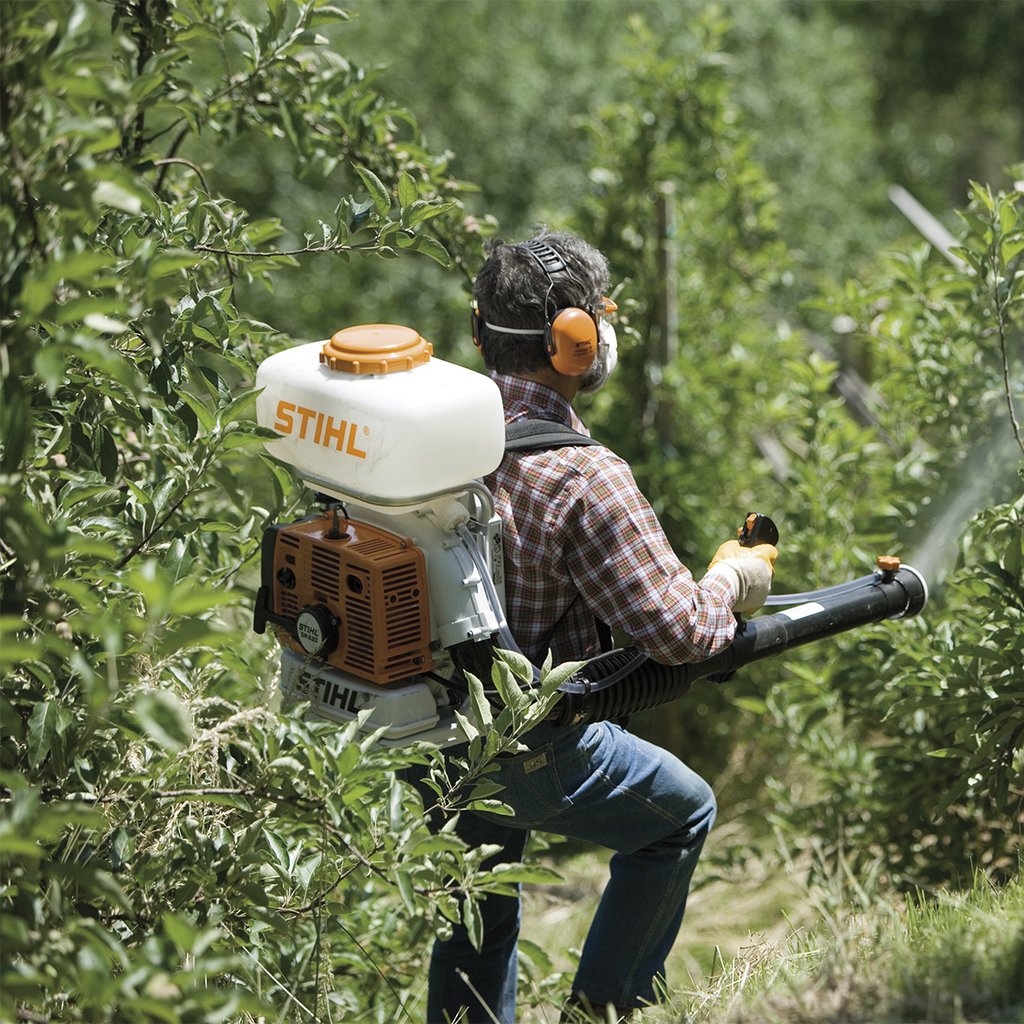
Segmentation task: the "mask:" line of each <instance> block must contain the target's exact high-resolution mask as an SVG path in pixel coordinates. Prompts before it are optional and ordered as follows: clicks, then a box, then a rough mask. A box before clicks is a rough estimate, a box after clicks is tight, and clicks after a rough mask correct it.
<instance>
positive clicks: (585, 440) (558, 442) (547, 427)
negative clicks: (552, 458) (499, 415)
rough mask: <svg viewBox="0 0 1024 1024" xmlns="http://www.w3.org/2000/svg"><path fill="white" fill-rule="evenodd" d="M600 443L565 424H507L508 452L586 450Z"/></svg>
mask: <svg viewBox="0 0 1024 1024" xmlns="http://www.w3.org/2000/svg"><path fill="white" fill-rule="evenodd" d="M600 443H601V442H600V441H595V440H594V438H592V437H588V436H587V435H586V434H581V433H579V432H578V431H576V430H573V429H572V427H567V426H566V425H565V424H564V423H555V422H553V421H551V420H516V421H515V422H514V423H506V424H505V451H506V452H540V451H549V450H552V449H555V448H584V447H586V446H588V445H600Z"/></svg>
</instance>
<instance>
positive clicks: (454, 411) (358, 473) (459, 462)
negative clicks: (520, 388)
mask: <svg viewBox="0 0 1024 1024" xmlns="http://www.w3.org/2000/svg"><path fill="white" fill-rule="evenodd" d="M432 352H433V348H432V346H431V345H430V343H429V342H427V341H425V340H424V339H423V338H421V337H420V336H419V334H417V332H416V331H414V330H412V329H411V328H409V327H400V326H397V325H395V324H368V325H364V326H360V327H349V328H347V329H345V330H343V331H339V332H338V333H337V334H335V335H334V337H332V338H331V340H330V341H328V342H326V343H323V342H313V343H311V344H308V345H298V346H296V347H294V348H291V349H286V350H284V351H282V352H278V353H276V354H275V355H273V356H271V357H270V358H269V359H266V360H264V361H263V363H261V364H260V367H259V369H258V370H257V373H256V387H257V388H262V389H263V391H262V393H261V394H260V395H259V396H258V397H257V399H256V418H257V420H258V422H259V423H260V425H261V426H264V427H269V428H270V429H272V430H276V431H277V432H278V433H279V434H280V435H281V438H280V440H277V441H270V442H268V444H267V450H268V451H269V452H270V454H271V455H273V456H274V457H275V458H278V459H280V460H281V461H282V462H287V463H290V464H291V465H293V466H294V467H295V468H296V469H297V470H298V471H299V473H300V474H301V475H302V476H303V477H305V478H306V479H307V480H308V481H309V482H310V483H311V484H312V485H313V486H314V487H319V488H323V489H324V490H327V491H329V492H330V491H340V492H342V493H343V494H344V495H349V496H352V497H355V498H362V499H364V500H367V501H370V502H374V503H379V504H382V505H403V504H414V503H415V502H417V501H420V500H422V499H424V498H426V497H429V496H430V495H434V494H438V493H440V492H443V491H450V490H455V489H457V488H459V487H461V486H464V485H466V484H468V483H470V482H471V481H473V480H475V479H476V478H477V477H481V476H485V475H486V474H488V473H490V472H491V471H492V470H493V469H495V468H496V467H497V465H498V463H499V462H500V461H501V458H502V455H503V453H504V450H505V417H504V412H503V409H502V403H501V394H500V392H499V391H498V388H497V386H496V385H495V383H494V382H493V381H492V380H491V379H490V378H489V377H486V376H484V375H483V374H481V373H476V372H474V371H473V370H467V369H465V368H464V367H461V366H456V365H454V364H453V363H446V362H444V361H443V360H441V359H434V358H433V357H432Z"/></svg>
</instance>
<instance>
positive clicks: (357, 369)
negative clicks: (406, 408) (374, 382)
mask: <svg viewBox="0 0 1024 1024" xmlns="http://www.w3.org/2000/svg"><path fill="white" fill-rule="evenodd" d="M433 351H434V346H433V345H431V344H430V342H429V341H425V340H424V339H423V338H421V337H420V336H419V335H418V334H417V333H416V332H415V331H414V330H413V329H412V328H411V327H399V326H398V325H397V324H363V325H362V326H360V327H346V328H345V329H344V330H343V331H338V333H337V334H335V335H334V337H333V338H331V340H330V341H328V342H327V343H326V344H325V345H324V347H323V350H322V351H321V353H320V362H321V363H326V364H327V366H328V367H329V368H330V369H332V370H338V371H340V372H343V373H397V372H399V371H400V370H411V369H412V368H413V367H414V366H420V365H421V364H423V363H428V362H430V356H431V353H432V352H433Z"/></svg>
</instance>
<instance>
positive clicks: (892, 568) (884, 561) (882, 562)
mask: <svg viewBox="0 0 1024 1024" xmlns="http://www.w3.org/2000/svg"><path fill="white" fill-rule="evenodd" d="M899 567H900V559H899V556H898V555H879V556H878V568H879V569H881V570H882V572H896V570H897V569H899Z"/></svg>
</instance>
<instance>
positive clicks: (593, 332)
mask: <svg viewBox="0 0 1024 1024" xmlns="http://www.w3.org/2000/svg"><path fill="white" fill-rule="evenodd" d="M596 355H597V324H596V323H595V322H594V318H593V317H592V316H591V315H590V314H589V313H588V312H587V311H586V310H583V309H578V308H572V309H563V310H560V311H559V312H558V314H557V315H556V316H555V318H554V320H552V321H551V325H550V328H549V330H548V356H549V358H550V360H551V365H552V366H553V367H554V368H555V369H556V370H557V371H558V372H559V373H564V374H565V375H566V376H568V377H577V376H579V375H580V374H581V373H586V371H587V370H589V369H590V366H591V364H592V363H593V362H594V358H595V356H596Z"/></svg>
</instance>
